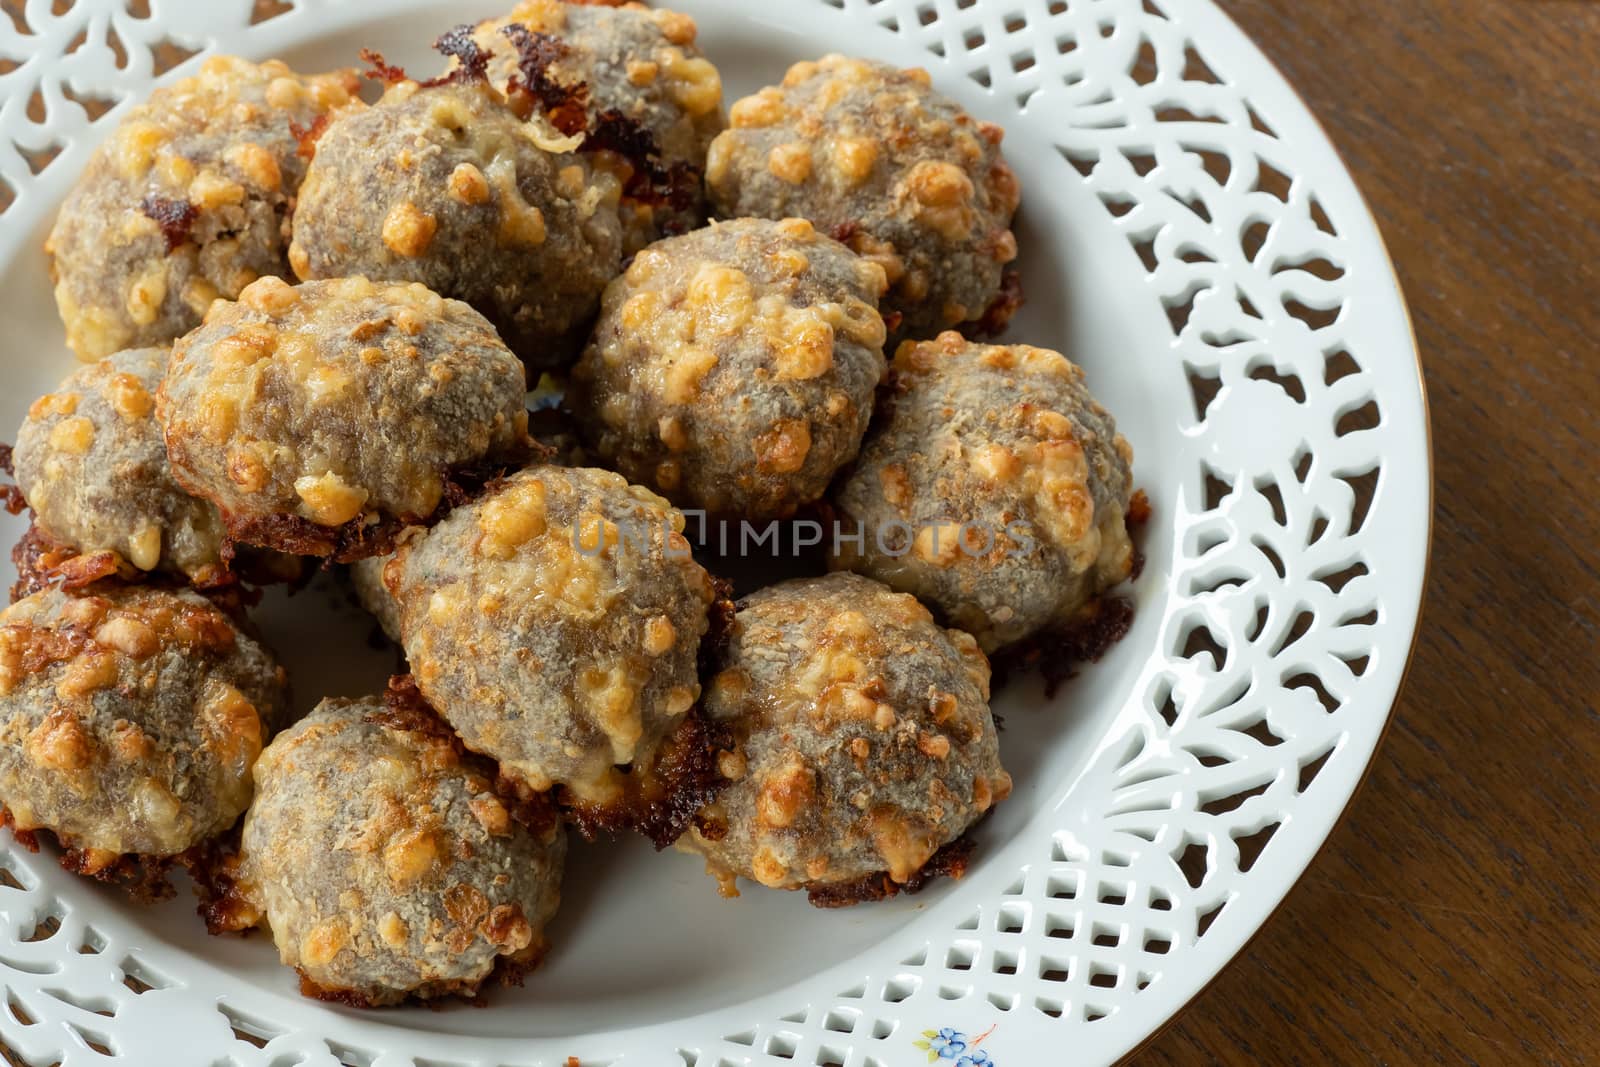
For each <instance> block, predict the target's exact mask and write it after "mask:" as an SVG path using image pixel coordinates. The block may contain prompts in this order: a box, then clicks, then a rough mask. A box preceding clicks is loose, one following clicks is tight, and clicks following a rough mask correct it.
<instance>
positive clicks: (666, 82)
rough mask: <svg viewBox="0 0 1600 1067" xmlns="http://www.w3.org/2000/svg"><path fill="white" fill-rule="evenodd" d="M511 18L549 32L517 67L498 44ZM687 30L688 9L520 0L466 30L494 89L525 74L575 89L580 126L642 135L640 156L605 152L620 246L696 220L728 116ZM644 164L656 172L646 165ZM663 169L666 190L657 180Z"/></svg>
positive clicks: (552, 91) (511, 52)
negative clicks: (615, 182)
mask: <svg viewBox="0 0 1600 1067" xmlns="http://www.w3.org/2000/svg"><path fill="white" fill-rule="evenodd" d="M513 24H516V25H520V26H521V27H523V28H524V29H525V30H527V31H528V32H529V33H531V34H542V35H544V36H545V37H548V38H552V39H553V40H551V41H548V42H544V43H543V45H542V47H537V48H536V49H535V50H533V51H525V55H526V56H527V58H528V60H529V62H531V63H534V64H537V65H536V66H533V67H530V68H529V69H528V70H527V71H526V72H525V71H524V70H523V69H522V68H523V62H522V61H523V55H519V54H518V51H517V50H516V49H514V48H513V49H508V47H507V42H508V40H511V38H509V37H508V36H507V28H508V27H509V26H511V25H513ZM510 32H511V33H512V34H515V33H516V31H510ZM696 33H697V29H696V27H695V24H694V19H692V18H690V17H689V16H688V15H682V14H679V13H678V12H676V11H666V10H662V9H656V10H650V9H648V8H645V7H644V6H643V5H642V4H626V5H623V6H606V5H599V4H567V3H560V2H558V0H523V2H522V3H519V4H518V5H517V6H516V7H515V8H513V9H512V11H511V13H510V14H508V15H505V16H503V17H501V18H497V19H491V20H488V21H486V22H482V23H479V24H478V27H477V29H476V31H475V32H474V34H473V36H474V39H475V40H476V42H477V44H478V46H479V47H480V48H482V49H483V50H484V51H486V52H490V53H492V54H493V56H494V58H493V60H491V62H490V65H489V73H490V76H491V77H492V78H493V79H494V82H495V84H496V85H497V86H499V87H500V88H502V89H511V88H512V79H513V78H517V79H520V80H521V81H522V82H523V83H526V82H527V80H528V77H529V75H532V76H533V77H534V78H536V79H541V81H540V86H541V87H542V88H545V93H544V95H547V96H549V97H551V98H552V99H554V100H561V99H562V98H563V97H564V96H566V95H567V94H566V93H563V92H562V91H561V90H562V89H565V90H567V92H568V93H572V94H579V93H581V94H582V95H581V99H582V102H583V103H584V105H585V108H584V110H585V111H586V113H587V114H586V118H587V123H588V125H589V126H591V127H598V126H599V125H600V124H601V122H602V116H603V115H604V116H607V117H608V118H609V119H611V120H612V121H613V122H614V121H615V120H617V119H621V120H624V121H626V122H627V123H628V125H629V127H630V128H631V129H632V130H636V131H639V132H641V133H643V134H646V135H648V138H649V144H648V146H647V158H646V159H639V158H632V159H629V158H625V157H624V156H623V155H621V154H615V155H613V156H612V157H611V158H610V159H609V160H608V161H607V162H609V163H610V164H612V165H615V166H616V167H617V168H618V169H619V170H620V172H621V176H622V178H623V181H624V182H625V186H626V188H625V189H624V192H623V197H622V204H621V209H622V223H623V253H624V255H633V254H634V253H635V252H638V251H639V250H640V249H641V248H644V247H645V246H646V245H648V244H652V243H653V242H655V241H657V240H659V239H660V238H662V237H665V236H669V235H671V234H678V233H687V232H688V231H689V230H692V229H695V228H696V227H698V226H700V225H701V224H702V223H703V222H704V221H705V192H704V188H703V186H702V183H701V180H700V178H701V173H702V171H703V170H704V167H705V160H706V149H707V148H709V147H710V145H711V140H712V138H714V137H716V135H717V134H718V133H720V132H722V129H723V127H724V126H725V125H726V124H727V123H726V120H725V118H724V115H723V109H722V76H721V75H720V74H718V73H717V68H716V67H715V66H713V65H712V64H711V62H710V60H708V59H706V58H705V57H704V56H703V55H701V54H700V50H699V49H698V48H696V47H695V35H696ZM546 87H547V88H546ZM579 87H581V89H580V88H579ZM652 168H654V169H655V170H656V171H658V172H660V173H655V174H650V173H645V172H648V171H650V170H651V169H652ZM663 177H664V178H665V179H666V183H667V188H666V189H662V188H661V187H660V184H661V179H662V178H663ZM651 179H653V180H654V186H652V181H651Z"/></svg>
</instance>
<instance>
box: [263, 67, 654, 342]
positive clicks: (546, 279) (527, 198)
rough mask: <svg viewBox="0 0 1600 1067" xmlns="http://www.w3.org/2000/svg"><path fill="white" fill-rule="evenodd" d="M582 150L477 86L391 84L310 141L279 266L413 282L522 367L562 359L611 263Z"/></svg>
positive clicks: (614, 184) (600, 200)
mask: <svg viewBox="0 0 1600 1067" xmlns="http://www.w3.org/2000/svg"><path fill="white" fill-rule="evenodd" d="M501 47H502V48H503V49H509V48H510V44H509V42H505V41H502V42H501ZM581 144H582V138H581V137H566V136H563V135H562V134H561V133H560V132H558V131H557V130H555V129H554V128H553V127H551V126H550V125H549V124H548V123H546V122H544V121H543V120H541V119H538V118H537V117H534V118H531V119H529V120H528V121H524V120H523V119H522V118H519V117H518V115H517V114H515V113H514V112H513V111H512V110H511V109H510V108H509V107H508V106H507V104H506V101H505V99H504V97H502V96H501V94H500V93H499V91H497V90H496V89H494V88H493V87H491V86H490V85H489V84H488V83H487V82H485V81H483V80H482V79H475V78H469V77H463V78H461V79H459V80H454V81H448V82H445V83H443V84H436V85H421V84H419V83H417V82H414V81H400V82H396V83H395V84H393V85H391V86H390V87H389V88H388V90H387V91H386V92H385V93H384V95H383V98H382V99H381V100H380V101H379V102H378V103H377V104H375V105H374V106H372V107H354V108H350V109H347V110H346V111H344V112H343V113H341V114H340V115H339V116H337V117H336V118H335V119H334V120H333V121H332V122H331V123H330V124H329V125H328V128H327V129H326V130H325V131H323V133H322V135H321V136H320V137H319V138H318V139H317V142H316V155H315V158H314V159H313V160H312V162H311V167H310V170H309V171H308V173H307V175H306V180H305V184H304V185H303V186H302V187H301V190H300V198H299V202H298V204H297V206H296V208H295V214H294V242H293V244H292V245H291V246H290V248H289V262H290V264H291V265H292V266H293V268H294V271H295V274H296V275H298V276H299V277H301V278H342V277H347V276H352V275H364V276H366V277H369V278H374V279H389V280H393V281H413V282H421V283H422V284H424V285H426V286H428V287H429V288H430V289H433V290H434V291H436V292H438V293H441V294H443V295H445V296H448V297H454V298H456V299H460V300H464V301H466V302H467V303H469V304H471V305H473V306H474V307H475V308H477V309H478V310H479V311H480V312H482V313H483V314H484V315H485V316H486V317H488V318H489V320H490V321H491V322H493V323H494V325H495V327H496V328H497V329H498V330H499V332H500V335H501V336H502V337H503V338H504V340H505V341H506V343H507V344H508V345H510V346H511V347H512V348H513V349H514V350H515V351H516V352H517V353H518V354H519V355H521V356H522V357H523V358H524V359H525V360H527V361H528V363H529V365H530V366H557V365H560V364H562V363H565V362H570V360H571V357H572V355H574V354H575V353H576V351H577V349H578V348H579V347H580V346H581V343H582V334H583V332H584V331H585V330H586V329H587V328H588V325H589V323H590V321H592V319H593V317H594V313H595V311H596V309H597V308H598V307H599V304H600V293H601V291H602V290H603V289H604V288H605V285H606V283H607V282H608V281H610V280H611V278H612V277H613V276H614V275H615V274H616V273H617V270H618V268H619V264H620V261H621V255H622V236H621V222H620V220H619V218H618V215H617V203H618V197H619V196H620V185H619V182H618V181H617V179H616V177H615V176H614V175H612V174H611V173H610V172H609V171H607V170H605V169H597V168H596V167H594V166H593V165H592V163H591V160H590V157H589V156H587V155H580V154H577V153H576V150H577V148H578V147H579V146H580V145H581Z"/></svg>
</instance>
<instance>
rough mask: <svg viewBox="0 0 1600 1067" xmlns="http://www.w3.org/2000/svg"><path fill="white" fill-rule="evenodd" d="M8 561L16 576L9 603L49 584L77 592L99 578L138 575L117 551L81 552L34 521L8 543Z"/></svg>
mask: <svg viewBox="0 0 1600 1067" xmlns="http://www.w3.org/2000/svg"><path fill="white" fill-rule="evenodd" d="M11 563H12V565H13V566H15V567H16V570H17V580H16V581H15V582H14V583H12V586H11V602H12V603H13V604H14V603H16V602H17V601H19V600H21V599H23V598H24V597H29V596H32V595H33V594H34V593H37V592H39V591H40V590H41V589H47V588H49V587H50V586H52V585H59V586H60V587H61V588H63V589H66V590H69V591H72V592H78V591H83V590H88V589H91V588H93V586H94V585H95V583H97V582H101V581H117V582H133V581H137V580H138V579H139V578H140V577H142V574H141V572H140V571H139V570H138V568H136V567H134V566H133V565H132V564H130V563H128V562H127V561H126V560H124V559H123V558H122V557H121V556H119V555H118V554H117V553H115V552H111V551H105V552H91V553H89V554H88V555H84V554H82V553H80V552H78V551H77V550H76V549H73V548H70V547H68V546H66V545H63V544H62V543H61V542H59V541H57V540H55V539H54V538H52V537H51V536H50V535H49V534H47V533H45V532H44V531H43V530H41V529H39V525H38V523H29V524H28V529H27V530H26V531H25V532H24V533H23V535H22V537H21V539H20V540H18V541H17V543H16V544H15V545H13V546H12V548H11Z"/></svg>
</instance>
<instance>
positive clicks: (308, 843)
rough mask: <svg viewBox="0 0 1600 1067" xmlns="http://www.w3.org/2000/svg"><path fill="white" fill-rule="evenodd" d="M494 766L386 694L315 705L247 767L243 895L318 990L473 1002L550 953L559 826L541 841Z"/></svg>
mask: <svg viewBox="0 0 1600 1067" xmlns="http://www.w3.org/2000/svg"><path fill="white" fill-rule="evenodd" d="M492 774H493V768H492V765H490V764H488V763H486V762H485V761H480V760H476V759H474V758H471V757H463V755H462V753H461V752H460V750H459V748H458V747H457V746H456V744H455V742H454V740H453V739H452V738H450V737H449V736H448V734H447V733H446V732H442V731H440V732H435V731H428V730H422V729H410V728H407V724H406V723H404V722H400V723H396V722H394V721H393V719H392V717H391V716H389V715H388V714H387V712H386V710H385V706H384V703H383V701H382V700H380V699H377V698H367V699H363V700H325V701H323V702H322V704H320V705H319V706H318V707H317V709H316V710H315V711H313V712H312V713H311V714H310V715H309V716H307V717H306V718H305V719H304V720H302V721H301V722H299V723H298V724H296V725H295V726H294V727H293V728H292V729H290V730H288V731H286V732H285V733H284V734H282V735H281V736H280V737H279V738H278V739H277V740H276V741H274V742H273V743H272V744H271V745H270V746H269V747H268V748H267V750H266V752H264V753H263V754H262V756H261V759H260V761H259V762H258V763H257V764H256V770H255V779H256V790H257V796H256V800H255V802H254V803H253V804H252V805H251V807H250V812H249V814H248V815H247V816H246V817H245V825H244V834H243V840H242V843H241V862H240V872H241V875H240V890H241V892H242V895H243V896H244V897H245V898H246V899H247V900H248V901H249V902H250V903H251V904H252V905H253V906H254V908H255V909H256V910H257V912H258V914H259V916H260V917H261V918H264V919H265V920H266V922H267V924H268V925H270V927H271V929H272V937H273V940H274V941H275V942H276V943H277V946H278V953H279V955H280V956H281V957H282V959H283V962H284V963H285V964H287V965H289V966H291V967H294V968H296V969H297V970H299V971H300V974H301V976H302V978H303V979H304V987H305V988H306V989H307V990H308V991H312V992H314V993H315V994H316V995H318V996H323V997H329V998H333V999H341V1000H345V1001H348V1002H352V1003H356V1004H361V1005H374V1006H375V1005H382V1004H393V1003H396V1002H399V1001H401V1000H404V999H406V998H408V997H435V996H443V995H447V994H452V993H459V994H464V995H471V994H472V993H473V992H475V991H476V990H477V988H478V986H479V984H480V983H481V982H482V981H483V980H484V979H485V978H486V977H488V976H489V975H490V973H491V972H492V971H493V970H494V969H495V968H496V967H497V966H502V967H504V966H508V965H509V966H512V967H519V966H520V967H523V968H525V967H527V966H529V965H531V964H533V963H535V962H537V960H538V958H539V957H540V956H541V955H542V954H543V952H544V950H545V936H544V929H545V926H546V924H547V923H548V922H549V921H550V919H551V917H552V916H553V915H554V914H555V911H556V908H557V906H558V904H559V903H560V899H561V897H560V887H561V873H562V867H563V862H564V859H565V855H566V838H565V834H564V831H562V829H561V828H560V827H559V825H557V824H555V823H554V822H553V821H552V822H551V823H550V824H549V825H548V826H546V827H543V828H541V830H540V831H538V832H537V833H535V832H534V831H530V830H529V829H527V828H526V827H524V826H523V825H522V824H521V823H519V822H517V821H516V820H515V819H513V818H512V816H511V812H510V811H509V810H508V809H507V807H506V805H505V804H504V803H503V802H502V801H501V800H500V798H499V797H498V796H497V795H496V793H495V791H494V788H493V782H492V780H491V777H490V776H491V775H492Z"/></svg>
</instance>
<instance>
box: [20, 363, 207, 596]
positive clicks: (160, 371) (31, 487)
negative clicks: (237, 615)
mask: <svg viewBox="0 0 1600 1067" xmlns="http://www.w3.org/2000/svg"><path fill="white" fill-rule="evenodd" d="M166 370H167V352H166V349H163V348H138V349H130V350H129V351H126V352H118V353H117V354H115V355H113V356H109V357H107V358H106V359H103V360H101V361H100V362H98V363H93V364H90V365H89V366H86V367H82V368H80V369H79V370H78V371H76V372H75V373H73V374H71V375H69V376H68V377H67V379H66V380H65V381H63V382H62V383H61V384H60V386H58V387H57V388H56V389H55V391H53V392H51V393H48V394H46V395H45V396H42V397H40V398H39V399H38V400H36V401H34V402H33V405H32V406H31V407H30V408H29V409H28V417H27V418H26V419H24V420H23V423H22V428H21V429H20V430H18V431H17V444H16V448H15V451H14V452H13V454H12V461H13V464H14V469H15V471H16V478H17V487H18V488H19V489H20V490H22V495H23V496H24V497H26V498H27V501H28V504H29V506H30V507H32V508H33V511H34V516H35V517H34V522H35V523H36V524H37V525H38V527H39V528H40V529H41V531H42V532H43V533H44V534H45V535H46V536H48V537H49V538H51V539H52V540H53V541H55V542H57V543H59V544H62V545H65V546H69V547H70V548H72V549H75V550H76V551H78V552H82V553H90V552H97V551H104V550H111V551H115V552H117V553H118V554H119V555H120V556H121V557H122V558H123V559H124V560H126V561H128V562H129V563H131V564H133V566H135V567H137V568H138V569H139V570H141V571H156V570H160V571H164V572H169V573H172V574H177V575H182V576H183V577H185V578H187V579H189V580H191V581H194V582H196V583H197V584H201V585H205V584H214V583H215V582H216V581H217V580H219V579H220V577H221V576H222V574H223V573H224V572H225V570H226V567H225V565H224V563H223V560H222V544H223V539H224V537H225V531H224V530H223V526H222V516H221V515H220V514H218V512H217V509H216V508H215V507H214V506H213V505H211V504H210V503H208V502H206V501H204V500H200V499H197V498H195V497H192V496H190V495H189V494H188V493H186V492H184V491H183V489H182V488H180V487H179V486H178V483H177V482H175V481H173V478H172V468H171V466H170V465H169V464H168V462H167V446H166V444H165V442H163V441H162V439H161V426H160V424H159V423H158V422H157V421H156V417H155V406H156V404H155V392H156V390H157V389H158V388H159V387H160V385H161V379H162V377H163V376H164V375H165V374H166Z"/></svg>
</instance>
